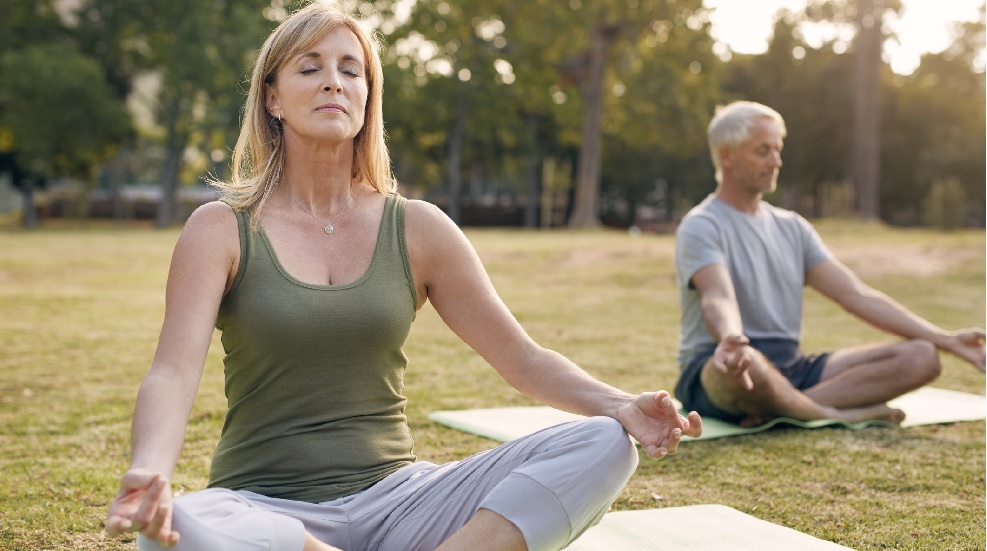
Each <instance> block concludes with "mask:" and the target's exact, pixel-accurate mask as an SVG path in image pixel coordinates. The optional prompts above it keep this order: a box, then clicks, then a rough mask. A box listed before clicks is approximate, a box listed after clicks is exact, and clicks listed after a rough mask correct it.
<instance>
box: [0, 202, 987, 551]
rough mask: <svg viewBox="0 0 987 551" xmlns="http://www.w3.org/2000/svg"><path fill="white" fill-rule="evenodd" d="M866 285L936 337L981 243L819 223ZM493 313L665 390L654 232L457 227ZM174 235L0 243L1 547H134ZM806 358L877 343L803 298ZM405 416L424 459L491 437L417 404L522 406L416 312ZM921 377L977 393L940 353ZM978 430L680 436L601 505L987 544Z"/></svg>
mask: <svg viewBox="0 0 987 551" xmlns="http://www.w3.org/2000/svg"><path fill="white" fill-rule="evenodd" d="M819 227H820V232H821V233H822V235H823V237H824V239H826V241H827V243H828V244H829V245H830V247H831V248H832V249H833V251H834V252H835V253H836V254H837V255H838V256H839V257H840V258H843V259H844V260H845V262H846V263H847V264H848V265H850V266H851V267H852V268H854V269H856V270H858V271H859V273H860V274H861V276H862V277H863V278H864V279H865V280H866V281H868V282H870V283H872V284H874V285H875V286H877V287H878V288H880V289H882V290H885V291H886V292H888V293H889V294H890V295H892V296H894V297H896V298H897V299H899V300H900V301H901V302H903V303H904V304H906V305H907V306H909V307H910V308H912V309H914V310H915V311H916V312H918V313H919V314H921V315H923V316H925V317H927V318H929V319H930V320H932V321H933V322H935V323H937V324H940V325H942V326H944V327H947V328H960V327H965V326H983V325H984V318H985V273H984V266H985V254H984V253H985V238H984V237H985V236H984V232H982V231H979V232H953V233H939V232H931V231H924V230H900V229H890V228H886V227H883V226H876V225H863V224H859V223H856V222H848V221H824V222H822V223H821V224H820V226H819ZM468 234H469V236H470V238H471V240H472V241H473V242H474V244H475V246H476V247H477V250H478V251H479V253H480V256H481V257H482V259H483V260H484V263H485V264H486V266H487V268H488V270H489V271H490V274H491V277H492V278H493V281H494V283H495V285H496V286H497V288H498V289H499V291H500V293H501V295H502V296H503V298H504V300H505V301H506V302H507V304H508V306H509V307H510V308H511V310H512V311H513V312H514V314H515V315H516V316H517V317H518V319H519V320H520V321H521V322H522V324H523V325H524V326H525V327H526V328H527V329H528V331H529V332H530V333H531V334H532V335H533V336H534V337H535V339H536V340H538V341H539V342H541V343H542V344H544V345H546V346H549V347H551V348H554V349H556V350H559V351H560V352H562V353H564V354H566V355H568V356H569V357H571V358H572V359H574V360H575V361H577V362H578V363H579V364H580V365H582V366H583V367H584V368H585V369H586V370H587V371H589V372H590V373H592V374H594V375H596V376H598V377H600V378H603V379H605V380H606V381H608V382H611V383H614V384H616V385H617V386H620V387H622V388H625V389H627V390H630V391H642V390H647V389H658V388H671V387H672V386H673V385H674V383H675V379H676V375H677V368H676V367H675V361H674V358H675V348H676V342H677V337H678V298H677V294H676V290H675V286H674V279H673V274H674V267H673V264H672V252H673V246H674V243H673V238H672V237H671V236H640V237H631V236H628V235H626V234H623V233H618V232H543V233H532V232H525V231H502V230H496V231H495V230H470V231H468ZM176 237H177V230H166V231H154V230H150V229H148V228H146V227H140V226H133V227H130V226H127V227H123V228H121V227H113V226H100V227H65V226H63V227H57V228H52V227H47V228H45V229H42V230H41V231H38V232H35V233H24V232H20V231H16V230H10V231H3V232H0V350H2V352H0V549H5V550H14V549H22V550H27V549H101V550H103V549H106V550H111V549H132V540H110V539H109V538H107V537H105V536H104V535H103V533H102V524H103V520H104V517H105V508H106V504H107V503H108V501H109V500H110V499H111V498H112V496H113V494H114V493H115V488H116V483H117V477H118V476H119V475H120V473H121V472H122V471H123V470H124V468H125V467H126V466H127V463H128V439H129V419H130V413H131V410H132V408H133V400H134V397H135V394H136V391H137V387H138V384H139V383H140V380H141V378H142V377H143V375H144V372H145V371H146V369H147V366H148V364H149V363H150V360H151V356H152V354H153V351H154V346H155V341H156V338H157V331H158V329H159V327H160V323H161V316H162V313H163V299H164V282H165V277H166V275H167V274H166V272H167V269H168V262H169V257H170V253H171V249H172V247H173V245H174V242H175V239H176ZM807 296H808V304H807V308H806V331H805V341H806V347H807V349H809V350H817V349H821V348H832V347H839V346H846V345H852V344H858V343H862V342H869V341H873V340H877V339H884V338H885V337H884V336H883V335H881V334H880V333H879V332H877V331H875V330H873V329H871V328H869V327H867V326H865V325H863V324H862V323H860V322H857V321H855V320H852V319H851V318H849V317H848V316H847V315H846V314H844V313H843V312H842V311H840V309H839V308H837V307H835V306H832V305H831V304H828V303H826V302H825V301H824V300H822V299H820V298H819V296H818V295H816V294H815V293H812V292H809V293H808V294H807ZM219 351H220V347H219V346H218V342H217V343H216V345H214V347H213V349H212V350H211V352H210V355H209V357H208V360H207V365H206V369H205V375H204V377H203V381H202V387H201V389H200V393H199V397H198V400H197V402H196V406H195V409H194V411H193V413H192V418H191V422H190V425H189V431H188V438H187V442H186V445H185V449H184V451H183V455H182V459H181V462H180V465H179V468H178V470H177V472H176V475H175V481H174V482H175V485H176V487H177V488H179V489H181V490H184V491H190V490H194V489H198V488H201V487H203V485H204V484H205V482H206V473H207V465H208V461H209V456H210V453H211V451H212V448H213V446H214V445H215V441H216V439H217V437H218V434H219V430H220V426H221V423H222V417H223V413H224V405H225V400H224V398H223V395H222V363H221V357H220V355H219ZM407 353H408V356H409V357H410V359H411V364H410V367H409V369H408V375H407V388H408V394H409V399H410V406H409V408H408V415H409V418H410V422H411V424H412V428H413V430H414V432H415V435H416V444H417V452H418V454H419V457H420V458H421V459H425V460H429V461H435V462H438V461H447V460H451V459H455V458H458V457H461V456H463V455H464V454H468V453H472V452H476V451H479V450H482V449H486V448H489V447H492V446H493V445H495V443H494V442H491V441H489V440H485V439H482V438H478V437H475V436H471V435H467V434H464V433H461V432H458V431H454V430H451V429H447V428H445V427H442V426H439V425H437V424H434V423H431V422H429V421H428V420H427V415H428V413H429V412H430V411H432V410H436V409H455V408H465V407H492V406H507V405H527V404H530V403H531V402H530V401H529V400H528V399H526V398H525V397H523V396H521V395H520V394H518V393H517V392H515V391H514V390H512V389H510V388H509V387H507V385H506V384H504V383H503V382H502V381H501V380H500V378H499V377H498V375H497V374H496V373H495V372H494V371H493V370H492V369H490V368H489V367H488V366H486V364H484V362H483V361H481V360H480V359H479V358H478V357H477V356H476V355H475V354H473V353H472V352H471V351H470V350H469V349H468V348H467V347H465V346H464V345H463V344H462V343H461V342H459V341H458V340H457V339H456V338H455V336H454V335H453V334H452V333H451V332H450V331H449V330H448V329H446V328H445V327H444V326H443V325H442V323H441V321H440V320H439V319H438V316H437V315H435V313H434V311H432V310H431V308H430V307H428V306H426V308H425V309H424V310H423V311H422V312H421V313H420V314H419V316H418V319H417V320H416V322H415V324H414V328H413V331H412V336H411V339H410V341H409V343H408V345H407ZM944 364H945V365H944V374H943V376H942V377H941V378H940V379H939V380H938V381H937V382H936V383H935V385H936V386H940V387H944V388H951V389H957V390H964V391H968V392H976V393H980V394H983V393H984V376H983V375H982V374H980V373H979V372H977V371H975V370H974V369H973V368H971V367H970V366H968V365H965V364H962V363H961V362H959V361H958V360H956V359H954V358H945V360H944ZM984 431H985V426H984V423H982V422H979V423H960V424H956V425H942V426H926V427H916V428H910V429H905V430H897V429H880V428H873V429H865V430H862V431H857V432H854V431H849V430H840V429H822V430H814V431H799V430H777V431H771V432H769V433H766V434H759V435H754V436H745V437H737V438H729V439H724V440H715V441H708V442H696V443H687V444H684V445H683V446H682V448H681V449H680V453H679V454H678V455H677V456H674V457H670V458H667V459H665V460H662V461H652V460H649V459H647V458H643V457H642V462H641V467H640V468H639V470H638V472H637V474H636V475H635V476H634V477H633V478H632V480H631V482H630V484H629V485H628V487H627V489H626V490H625V491H624V493H623V494H622V495H621V496H620V498H619V499H618V501H617V502H616V504H615V508H617V509H641V508H650V507H671V506H681V505H693V504H701V503H721V504H724V505H729V506H731V507H734V508H736V509H738V510H740V511H743V512H745V513H749V514H751V515H754V516H756V517H758V518H761V519H764V520H767V521H770V522H774V523H777V524H781V525H784V526H789V527H791V528H794V529H796V530H800V531H802V532H806V533H808V534H812V535H814V536H817V537H820V538H824V539H827V540H831V541H835V542H838V543H840V544H843V545H846V546H849V547H853V548H855V549H859V550H867V549H897V550H923V551H925V550H947V549H949V550H970V549H984V541H985V526H984V520H985V478H984V473H985V451H984V445H985V437H984V434H985V432H984Z"/></svg>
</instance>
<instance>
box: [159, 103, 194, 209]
mask: <svg viewBox="0 0 987 551" xmlns="http://www.w3.org/2000/svg"><path fill="white" fill-rule="evenodd" d="M181 102H182V100H181V99H180V98H179V97H176V98H175V99H174V100H173V101H172V104H171V106H170V107H169V111H168V117H167V121H166V124H165V128H166V131H167V136H166V138H165V158H164V163H163V164H162V166H161V199H160V200H159V201H158V210H157V215H156V218H155V221H154V223H155V226H157V227H159V228H163V227H166V226H170V225H171V224H174V223H175V220H176V216H177V213H178V208H177V207H178V178H179V174H180V173H181V169H182V160H183V157H184V155H185V147H186V146H187V145H188V139H189V135H188V131H186V130H183V129H181V128H179V121H180V119H181V111H182V104H181Z"/></svg>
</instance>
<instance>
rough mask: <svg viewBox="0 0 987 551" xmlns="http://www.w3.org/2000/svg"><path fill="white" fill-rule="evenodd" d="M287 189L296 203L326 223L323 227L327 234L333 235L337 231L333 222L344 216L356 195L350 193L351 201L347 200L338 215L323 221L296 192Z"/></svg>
mask: <svg viewBox="0 0 987 551" xmlns="http://www.w3.org/2000/svg"><path fill="white" fill-rule="evenodd" d="M285 191H287V192H288V196H289V197H291V200H292V201H294V202H295V204H296V205H298V206H299V207H301V209H302V210H303V211H305V212H307V213H309V214H311V215H312V218H315V219H316V220H318V221H319V223H320V224H325V225H326V227H325V228H323V229H324V230H325V232H326V234H327V235H332V232H334V231H336V228H334V227H333V226H332V223H333V222H335V221H336V220H337V219H338V218H339V217H340V216H342V215H343V213H344V212H346V209H348V208H349V207H350V203H352V202H353V195H354V194H353V193H350V200H349V201H346V204H345V205H344V206H343V208H342V209H340V211H339V212H337V213H336V216H333V217H332V220H330V221H328V222H323V221H322V219H321V218H319V217H318V216H317V215H316V214H315V213H314V212H312V211H310V210H308V208H307V207H306V206H305V205H303V204H302V202H301V201H299V200H298V198H297V197H295V194H294V193H292V192H291V191H288V190H287V189H286V190H285Z"/></svg>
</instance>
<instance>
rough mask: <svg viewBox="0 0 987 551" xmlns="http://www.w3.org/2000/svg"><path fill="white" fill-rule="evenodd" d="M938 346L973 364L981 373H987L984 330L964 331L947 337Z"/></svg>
mask: <svg viewBox="0 0 987 551" xmlns="http://www.w3.org/2000/svg"><path fill="white" fill-rule="evenodd" d="M936 346H938V347H939V348H941V349H942V350H945V351H946V352H950V353H952V354H955V355H956V356H959V357H960V358H963V359H964V360H966V361H968V362H970V363H971V364H973V367H976V368H977V369H979V370H980V371H987V368H985V366H984V363H985V352H984V330H983V329H964V330H962V331H956V332H954V333H950V334H949V335H946V338H945V339H942V340H941V341H939V342H937V343H936Z"/></svg>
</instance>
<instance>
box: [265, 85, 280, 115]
mask: <svg viewBox="0 0 987 551" xmlns="http://www.w3.org/2000/svg"><path fill="white" fill-rule="evenodd" d="M264 104H265V105H266V106H267V112H268V113H270V114H271V116H272V117H274V118H276V119H279V120H280V119H281V98H280V97H278V90H277V88H275V87H274V86H271V85H270V84H265V85H264Z"/></svg>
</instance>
